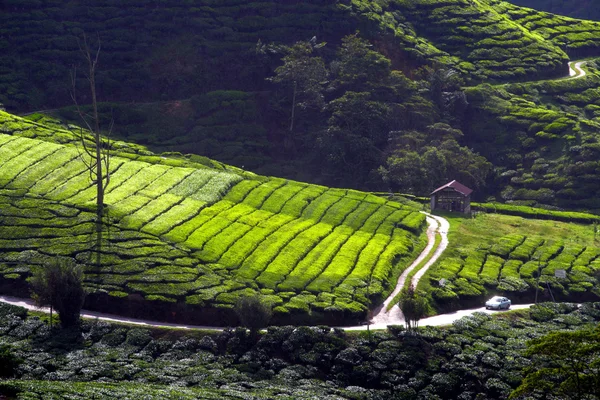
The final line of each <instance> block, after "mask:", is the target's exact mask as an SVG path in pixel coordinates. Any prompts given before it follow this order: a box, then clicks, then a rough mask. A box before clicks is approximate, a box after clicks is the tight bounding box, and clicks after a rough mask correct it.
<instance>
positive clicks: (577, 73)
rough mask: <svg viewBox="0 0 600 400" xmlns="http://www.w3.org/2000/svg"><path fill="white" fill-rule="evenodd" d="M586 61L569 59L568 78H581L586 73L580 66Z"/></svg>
mask: <svg viewBox="0 0 600 400" xmlns="http://www.w3.org/2000/svg"><path fill="white" fill-rule="evenodd" d="M586 62H587V61H571V62H569V78H568V79H577V78H583V77H584V76H586V75H587V73H586V72H585V71H584V70H583V68H581V67H582V66H583V65H584V64H585V63H586Z"/></svg>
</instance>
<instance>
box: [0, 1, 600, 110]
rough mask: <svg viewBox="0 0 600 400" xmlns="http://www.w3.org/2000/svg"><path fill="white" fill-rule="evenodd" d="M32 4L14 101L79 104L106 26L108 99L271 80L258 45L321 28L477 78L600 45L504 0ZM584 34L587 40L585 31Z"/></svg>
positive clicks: (407, 61) (328, 37) (15, 105)
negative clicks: (87, 57)
mask: <svg viewBox="0 0 600 400" xmlns="http://www.w3.org/2000/svg"><path fill="white" fill-rule="evenodd" d="M32 5H35V11H32V10H33V9H32V8H30V7H28V6H25V5H24V4H23V3H22V2H20V1H13V0H11V1H4V2H3V3H2V4H1V5H0V11H1V12H0V25H1V26H2V29H1V30H0V49H2V51H3V57H2V60H0V103H4V104H5V105H6V106H7V107H9V109H11V110H26V109H36V108H41V107H47V106H56V105H65V104H69V103H70V98H69V96H68V93H67V90H68V88H69V87H70V81H69V79H70V78H69V71H70V70H71V68H72V66H73V65H77V64H78V63H79V62H80V61H81V59H82V58H81V54H80V52H79V47H78V42H77V40H78V38H79V40H81V35H82V32H83V31H87V32H88V33H89V32H95V33H97V35H98V37H99V38H100V41H101V43H102V62H101V65H100V68H99V73H100V76H99V79H98V84H99V86H100V87H101V89H100V93H101V97H103V98H105V99H107V100H111V101H116V100H120V101H131V100H137V101H140V100H144V101H148V100H150V99H152V100H165V99H179V98H186V97H190V96H192V95H194V94H196V93H202V92H207V91H210V90H218V89H237V90H246V91H248V90H252V91H253V90H261V89H262V88H264V87H265V85H264V78H265V77H266V76H268V73H269V71H271V70H272V69H273V68H274V63H276V62H277V60H274V59H273V58H272V57H269V56H267V57H265V56H264V55H261V54H259V53H257V52H256V46H257V43H259V42H261V43H270V42H276V43H282V42H283V43H285V44H290V43H293V42H295V41H298V40H307V39H309V38H311V37H312V36H317V37H318V39H319V40H324V41H327V42H329V43H331V44H338V43H339V42H340V39H341V38H342V37H343V36H344V35H346V34H349V33H353V32H355V31H357V30H360V31H362V33H363V34H364V35H365V36H366V37H368V38H371V39H372V40H373V41H374V42H375V43H376V45H377V47H378V48H379V49H380V50H385V51H384V52H385V53H386V54H387V55H388V56H389V57H390V58H391V59H393V60H394V62H395V64H396V67H397V68H400V69H403V70H405V71H407V70H411V69H413V68H414V67H416V66H419V65H424V64H430V65H431V64H433V63H437V64H441V65H450V66H454V67H455V68H457V69H459V70H460V71H461V72H463V73H465V75H466V77H467V78H468V79H471V80H474V81H481V80H487V79H493V80H507V79H527V78H529V79H530V78H531V77H532V76H539V75H547V76H550V75H554V76H556V75H559V74H560V73H564V72H566V60H567V58H568V56H567V54H568V55H572V54H575V53H574V52H576V51H578V50H582V49H585V50H586V51H587V50H590V49H592V48H594V49H596V48H598V45H599V43H600V39H599V35H598V33H597V32H598V24H597V23H591V22H589V23H583V22H579V21H575V20H572V19H569V18H563V17H554V16H550V15H548V14H546V13H534V12H532V11H531V10H523V9H520V8H518V7H516V6H511V5H509V4H508V3H503V2H499V1H497V0H481V1H468V0H444V1H443V2H440V1H438V2H431V1H427V0H417V1H400V0H395V1H385V2H376V1H367V0H361V1H356V0H355V1H351V0H329V1H323V0H310V1H306V2H303V3H302V4H301V5H299V4H291V3H289V4H288V3H286V2H278V1H274V0H270V1H264V2H246V1H240V0H226V1H218V2H217V1H211V0H204V1H201V2H199V3H198V4H195V5H194V6H189V5H186V4H183V3H180V2H163V3H160V4H159V3H156V2H154V1H151V0H142V1H139V0H136V1H123V2H114V1H111V0H102V1H95V2H92V3H89V2H86V3H84V2H81V1H73V2H69V3H67V4H64V2H60V1H57V0H44V1H32V4H31V5H30V6H32ZM508 9H510V11H507V10H508ZM525 16H526V18H522V17H525ZM549 17H551V18H552V21H553V22H552V25H551V28H553V29H556V30H559V31H560V32H561V34H560V35H557V36H555V35H546V34H545V33H544V32H545V31H547V30H548V27H542V28H543V29H541V28H540V27H536V26H531V23H530V21H531V20H539V19H540V18H543V19H547V18H549ZM582 32H585V40H584V41H583V42H582V40H581V38H580V37H577V36H581V35H582V34H583V33H582ZM565 52H566V53H565ZM25 71H27V73H25ZM81 78H82V79H83V77H81Z"/></svg>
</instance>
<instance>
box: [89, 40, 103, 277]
mask: <svg viewBox="0 0 600 400" xmlns="http://www.w3.org/2000/svg"><path fill="white" fill-rule="evenodd" d="M88 56H89V51H88ZM89 69H90V73H89V82H90V92H91V93H92V108H93V119H94V139H95V142H96V146H95V147H96V182H95V183H96V267H98V268H100V266H101V265H102V259H101V257H102V255H101V249H102V228H103V226H102V225H103V223H102V222H103V218H104V180H103V173H102V156H103V155H102V141H101V140H102V139H101V138H100V118H99V117H98V102H97V100H96V64H95V63H89Z"/></svg>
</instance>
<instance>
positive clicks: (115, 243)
mask: <svg viewBox="0 0 600 400" xmlns="http://www.w3.org/2000/svg"><path fill="white" fill-rule="evenodd" d="M0 132H2V133H1V134H0V168H1V170H2V175H1V176H0V188H1V189H0V202H1V203H2V207H1V208H0V249H1V250H2V251H1V252H0V258H1V259H0V265H1V266H2V269H1V270H0V273H1V274H2V286H3V288H4V290H11V289H12V291H13V292H14V291H16V290H21V294H25V293H24V292H23V287H22V283H23V279H24V278H26V277H27V276H28V275H29V272H30V268H31V266H34V265H47V264H48V263H52V262H56V260H57V258H58V259H64V260H65V262H75V263H77V264H81V265H83V266H84V267H85V271H86V282H85V283H86V285H87V286H88V287H89V288H90V289H91V290H92V291H93V292H94V293H93V295H92V296H91V299H90V300H89V302H90V306H92V307H95V308H102V307H115V304H120V307H121V308H123V307H125V308H124V309H125V310H129V311H124V312H126V313H127V312H129V313H134V314H135V313H141V315H151V316H152V317H154V318H157V317H158V316H161V317H162V318H165V319H173V318H176V319H177V318H178V319H181V318H187V319H186V321H188V322H189V321H194V320H195V321H197V322H203V323H207V322H211V323H221V324H222V323H233V322H232V321H235V319H233V318H232V313H231V308H232V306H233V304H235V302H236V301H237V299H238V298H239V297H240V296H244V295H251V294H256V293H258V294H261V295H263V296H264V298H265V299H266V301H268V302H269V303H271V304H272V305H273V306H274V307H275V313H276V315H275V317H276V320H278V321H279V322H283V321H286V318H289V317H290V316H294V317H295V318H300V320H304V321H306V322H312V323H315V322H319V321H320V322H323V321H327V322H328V323H342V322H348V321H350V320H358V319H360V318H362V317H364V315H365V313H366V310H367V309H368V308H369V307H370V306H371V305H374V304H377V303H378V302H379V301H380V300H381V298H382V296H384V295H385V294H386V293H387V292H389V291H390V290H391V287H390V285H391V282H395V279H396V278H397V276H398V274H399V273H400V271H401V270H402V269H403V268H405V267H406V265H407V264H408V263H409V261H410V258H411V257H412V253H413V251H415V250H416V249H417V248H418V247H419V240H418V237H419V235H420V234H421V232H422V227H423V224H424V216H423V215H422V214H420V213H418V212H417V210H416V209H415V208H414V207H411V206H404V205H401V204H398V203H394V202H388V201H386V200H385V199H383V198H380V197H376V196H374V195H371V194H366V193H363V192H358V191H353V190H343V189H329V188H326V187H323V186H316V185H309V184H304V183H300V182H294V181H288V180H284V179H278V178H266V177H258V176H255V175H252V174H245V173H243V172H242V171H239V170H237V169H233V170H231V171H227V170H215V169H211V168H207V167H205V166H202V165H199V164H194V163H192V162H190V161H187V160H185V159H184V160H181V159H173V158H170V157H168V156H157V155H153V154H151V153H149V152H146V155H140V154H139V152H140V151H139V149H138V153H128V152H125V151H124V149H125V150H130V147H128V145H127V144H125V143H119V142H117V143H114V144H113V147H114V148H115V151H114V155H113V156H112V157H111V182H110V185H109V186H108V189H107V192H106V194H105V202H106V204H107V209H108V216H109V220H110V226H109V228H108V230H107V231H106V232H105V234H104V239H103V240H104V243H103V247H102V249H101V252H102V267H101V268H100V269H98V268H97V267H96V266H94V265H93V258H92V255H93V252H94V251H95V250H93V244H94V240H95V237H94V236H93V232H94V222H93V221H94V215H95V214H94V213H93V208H94V205H95V203H94V201H95V187H94V186H92V185H91V182H90V180H89V177H88V174H87V173H86V171H85V168H84V165H83V163H82V161H81V160H80V150H78V149H77V148H76V145H73V144H71V142H73V141H74V139H75V141H76V137H75V136H74V135H73V134H72V133H71V132H70V131H64V130H59V129H56V128H46V127H44V126H43V125H41V124H38V123H34V122H31V121H27V120H23V119H21V118H18V117H15V116H11V115H10V114H6V113H2V112H0ZM57 142H58V143H57ZM61 143H63V144H61ZM119 148H121V150H119ZM132 158H133V159H132ZM19 284H21V286H20V285H19ZM102 293H104V294H107V295H108V297H106V296H103V295H102ZM136 299H138V300H137V301H135V300H136ZM141 299H145V300H146V301H152V302H156V305H155V306H154V307H151V308H148V307H145V308H144V306H143V302H141V303H140V302H139V300H141ZM190 306H191V307H190ZM190 310H195V311H196V314H194V313H192V312H191V311H190ZM176 313H179V316H177V315H176ZM138 315H139V314H138Z"/></svg>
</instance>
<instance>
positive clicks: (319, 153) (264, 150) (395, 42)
mask: <svg viewBox="0 0 600 400" xmlns="http://www.w3.org/2000/svg"><path fill="white" fill-rule="evenodd" d="M0 7H1V9H2V13H1V16H0V18H2V28H1V29H0V47H1V48H3V49H4V51H5V54H4V57H3V58H2V60H1V61H0V102H1V103H3V104H4V107H5V108H6V109H7V110H8V111H11V112H17V113H24V112H28V111H35V110H40V109H49V108H50V109H55V108H59V110H58V111H57V113H58V115H59V116H60V117H61V118H63V119H65V120H67V121H71V122H77V114H76V113H75V112H74V110H73V108H72V106H71V103H72V101H71V98H70V95H69V91H70V90H71V83H70V73H71V72H73V71H77V70H79V73H78V74H77V75H76V76H77V79H76V89H77V90H78V91H80V92H81V93H82V95H81V97H80V101H82V102H85V101H86V97H85V91H84V90H83V89H82V88H83V87H84V85H85V74H84V73H82V72H81V71H82V68H83V67H82V61H83V59H82V56H81V53H80V51H79V44H80V43H81V40H82V35H83V34H84V33H87V34H88V36H89V37H91V38H93V39H94V40H97V41H98V42H99V44H100V46H101V53H100V63H99V67H98V77H97V86H98V95H99V98H100V99H101V100H102V101H104V102H105V103H103V104H102V105H101V112H102V113H103V114H104V115H105V116H106V118H114V120H115V134H116V135H118V136H119V137H121V138H126V139H128V140H133V141H136V142H138V143H142V144H146V145H148V146H150V148H152V149H154V150H160V151H164V150H170V151H181V152H186V153H188V152H192V153H196V154H199V155H202V156H208V157H212V158H215V159H217V160H219V161H221V162H225V163H228V164H233V165H236V166H238V167H242V168H244V169H248V170H251V171H254V172H257V173H260V174H266V175H277V176H281V177H288V178H294V179H299V180H304V181H310V182H314V183H320V184H327V185H332V186H337V187H351V188H356V189H369V190H377V191H389V190H391V191H398V192H403V193H412V194H417V195H425V194H428V193H429V192H430V191H431V190H432V189H433V188H435V187H437V186H439V185H441V184H442V183H444V182H446V181H449V180H452V179H458V180H459V181H461V182H463V183H464V184H466V185H467V186H470V187H472V188H474V189H477V190H476V194H475V196H476V198H478V199H479V200H497V201H511V202H516V203H517V204H527V205H533V204H541V205H546V206H551V207H560V208H576V209H587V210H595V209H598V208H599V204H598V201H597V200H596V199H597V198H598V197H599V196H598V194H599V190H600V185H599V184H598V182H597V180H596V179H595V178H593V176H594V171H595V170H596V168H598V165H597V163H598V162H597V161H596V160H597V157H596V152H597V146H598V142H597V129H598V124H599V123H598V121H597V118H598V111H597V110H596V107H598V105H597V104H598V103H599V102H600V100H599V99H598V94H597V89H596V88H597V83H598V77H597V74H596V69H595V64H594V63H593V62H592V61H590V62H588V63H587V65H586V67H585V68H587V71H588V75H587V76H586V77H584V78H582V79H578V80H577V82H576V83H575V81H573V82H568V81H565V82H563V83H561V81H555V80H554V79H555V78H559V77H561V76H567V75H568V67H567V61H568V60H569V59H577V58H584V57H589V56H594V55H597V54H598V53H599V52H600V50H599V45H600V23H594V22H589V21H578V20H572V19H569V18H567V17H561V16H557V15H553V14H547V13H541V12H536V11H533V10H527V9H521V8H519V7H516V6H512V5H511V4H509V3H505V2H500V1H497V0H486V1H481V2H476V3H474V2H469V1H466V0H453V1H447V2H444V3H443V4H435V5H434V4H430V3H429V2H427V1H417V2H404V1H390V2H388V1H385V2H370V1H346V0H338V1H317V0H312V1H309V2H304V3H302V4H301V5H298V4H291V3H285V2H284V3H281V2H270V1H267V2H261V3H254V2H250V3H248V2H241V1H235V0H228V1H225V2H210V1H205V2H202V3H201V4H190V5H188V4H183V3H178V4H167V3H157V2H154V1H128V2H125V3H123V2H119V3H118V4H117V3H114V2H111V1H102V2H95V3H94V4H93V5H84V4H83V3H80V2H77V1H75V2H70V3H68V4H67V5H65V6H64V7H63V4H62V3H61V4H59V3H57V2H56V1H52V0H43V1H42V0H32V1H30V2H28V3H24V2H20V1H15V2H13V1H4V2H3V3H2V4H1V5H0ZM33 7H35V11H31V10H32V9H33ZM540 79H549V80H548V81H547V82H546V83H544V82H538V83H535V84H528V83H521V84H514V82H530V81H537V80H540ZM507 82H513V84H511V85H508V86H500V85H498V84H500V83H507ZM488 84H492V86H486V85H488ZM365 110H368V112H365ZM357 111H361V112H357ZM32 118H35V116H34V117H32ZM415 177H419V178H418V179H415ZM422 177H425V178H424V179H423V178H422Z"/></svg>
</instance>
